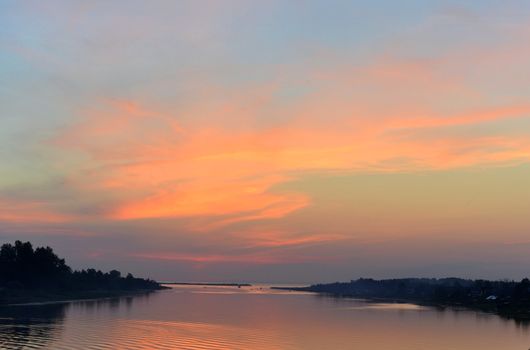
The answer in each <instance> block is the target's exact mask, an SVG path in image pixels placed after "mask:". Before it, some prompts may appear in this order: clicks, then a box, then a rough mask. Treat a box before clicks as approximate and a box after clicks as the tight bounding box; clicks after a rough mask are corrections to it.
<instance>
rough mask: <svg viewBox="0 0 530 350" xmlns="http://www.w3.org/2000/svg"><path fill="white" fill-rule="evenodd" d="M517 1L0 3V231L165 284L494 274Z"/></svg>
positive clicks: (508, 147)
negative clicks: (173, 281) (167, 282)
mask: <svg viewBox="0 0 530 350" xmlns="http://www.w3.org/2000/svg"><path fill="white" fill-rule="evenodd" d="M528 62H530V3H529V2H527V1H502V2H499V1H425V0H421V1H419V0H418V1H383V0H381V1H370V2H367V1H353V0H351V1H339V0H333V1H331V0H326V1H314V0H305V1H301V0H293V1H276V0H270V1H257V0H255V1H242V0H241V1H239V0H215V1H214V0H212V1H209V0H200V1H186V0H181V1H164V0H157V1H134V0H128V1H115V0H114V1H46V2H43V1H32V0H29V1H15V0H0V240H1V241H2V242H12V241H14V240H16V239H20V240H30V241H31V242H33V243H34V244H36V245H50V246H52V247H53V248H54V249H55V251H56V252H57V253H58V254H59V255H61V256H64V257H65V258H66V260H67V263H69V264H70V265H71V266H73V267H74V268H86V267H96V268H99V269H103V270H110V269H112V268H117V269H119V270H121V271H124V272H132V273H133V274H135V275H139V276H144V277H150V278H154V279H157V280H162V281H169V280H176V281H229V282H232V281H250V282H276V283H312V282H328V281H336V280H350V279H354V278H358V277H374V278H388V277H411V276H420V277H421V276H427V277H443V276H456V277H465V278H493V279H497V278H514V279H520V278H522V277H524V276H525V275H527V273H528V269H527V268H528V266H529V264H530V218H529V214H530V181H529V180H530V65H529V64H528Z"/></svg>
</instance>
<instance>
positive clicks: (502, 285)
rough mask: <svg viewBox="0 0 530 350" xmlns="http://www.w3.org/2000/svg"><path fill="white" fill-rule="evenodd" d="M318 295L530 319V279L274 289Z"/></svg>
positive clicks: (411, 280) (355, 282) (411, 281)
mask: <svg viewBox="0 0 530 350" xmlns="http://www.w3.org/2000/svg"><path fill="white" fill-rule="evenodd" d="M273 288H275V289H286V290H295V291H306V292H315V293H320V294H324V295H328V296H332V297H348V298H359V299H366V300H372V301H385V302H388V301H391V302H410V303H416V304H423V305H433V306H439V307H446V306H452V307H463V308H468V309H475V310H481V311H486V312H492V313H496V314H498V315H500V316H504V317H508V318H514V319H521V320H523V319H524V320H528V319H530V280H528V278H525V279H523V280H521V281H520V282H516V281H508V280H503V281H488V280H468V279H461V278H440V279H437V278H400V279H386V280H375V279H371V278H360V279H357V280H352V281H350V282H335V283H328V284H315V285H311V286H308V287H287V288H286V287H273Z"/></svg>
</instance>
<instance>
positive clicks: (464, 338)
mask: <svg viewBox="0 0 530 350" xmlns="http://www.w3.org/2000/svg"><path fill="white" fill-rule="evenodd" d="M0 348H1V349H83V350H85V349H87V350H88V349H94V350H98V349H131V350H132V349H145V350H147V349H256V350H259V349H268V350H270V349H304V350H305V349H319V350H320V349H373V350H420V349H421V350H425V349H429V350H442V349H443V350H448V349H450V350H471V349H480V350H490V349H491V350H493V349H495V350H499V349H503V350H510V349H514V350H527V349H528V348H530V329H529V327H528V325H527V324H524V323H520V322H515V321H513V320H506V319H502V318H500V317H498V316H495V315H490V314H484V313H477V312H474V311H457V310H445V311H444V310H438V309H435V308H430V307H421V306H416V305H410V304H390V303H381V304H374V303H367V302H363V301H360V300H353V299H332V298H326V297H321V296H317V295H314V294H309V293H295V292H283V291H274V290H270V289H269V288H268V287H267V286H253V287H242V288H237V287H210V286H173V287H172V289H171V290H166V291H160V292H156V293H152V294H150V295H144V296H136V297H126V298H125V297H124V298H116V299H107V300H98V301H78V302H71V303H65V304H45V305H29V306H11V307H2V308H0Z"/></svg>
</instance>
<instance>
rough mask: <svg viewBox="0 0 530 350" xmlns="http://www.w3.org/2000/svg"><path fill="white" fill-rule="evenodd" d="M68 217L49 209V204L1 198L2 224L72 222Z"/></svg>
mask: <svg viewBox="0 0 530 350" xmlns="http://www.w3.org/2000/svg"><path fill="white" fill-rule="evenodd" d="M71 219H72V218H71V217H69V216H68V215H64V214H61V213H58V212H57V211H55V210H52V209H50V208H49V203H44V202H36V201H32V202H27V201H24V202H21V201H18V200H17V201H14V200H6V199H1V198H0V222H1V221H7V222H15V223H25V222H42V223H60V222H66V221H69V220H71Z"/></svg>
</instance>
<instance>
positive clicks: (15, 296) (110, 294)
mask: <svg viewBox="0 0 530 350" xmlns="http://www.w3.org/2000/svg"><path fill="white" fill-rule="evenodd" d="M164 289H169V287H164V286H160V288H156V289H134V290H86V291H51V290H31V291H28V290H10V291H5V290H4V291H2V292H1V295H0V306H7V305H27V304H42V303H60V302H71V301H78V300H94V299H108V298H118V297H127V296H137V295H145V294H150V293H153V292H156V291H159V290H164Z"/></svg>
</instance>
